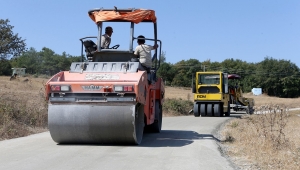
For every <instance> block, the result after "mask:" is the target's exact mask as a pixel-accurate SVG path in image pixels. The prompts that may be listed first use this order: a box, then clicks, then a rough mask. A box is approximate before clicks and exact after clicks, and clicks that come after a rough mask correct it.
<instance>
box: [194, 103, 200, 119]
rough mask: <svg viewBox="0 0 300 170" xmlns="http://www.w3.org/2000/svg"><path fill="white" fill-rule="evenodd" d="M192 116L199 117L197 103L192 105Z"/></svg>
mask: <svg viewBox="0 0 300 170" xmlns="http://www.w3.org/2000/svg"><path fill="white" fill-rule="evenodd" d="M194 116H195V117H199V116H200V112H199V104H197V103H194Z"/></svg>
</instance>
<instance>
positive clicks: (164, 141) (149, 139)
mask: <svg viewBox="0 0 300 170" xmlns="http://www.w3.org/2000/svg"><path fill="white" fill-rule="evenodd" d="M195 140H217V141H219V139H217V138H215V137H214V136H213V135H211V134H199V133H197V132H194V131H184V130H162V131H161V132H160V133H144V137H143V141H142V143H141V144H140V145H139V146H138V147H182V146H186V145H190V144H192V143H193V142H194V141H195Z"/></svg>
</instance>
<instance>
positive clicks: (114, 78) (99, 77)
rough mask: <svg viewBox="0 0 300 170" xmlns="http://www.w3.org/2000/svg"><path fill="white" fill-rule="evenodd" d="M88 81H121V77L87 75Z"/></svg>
mask: <svg viewBox="0 0 300 170" xmlns="http://www.w3.org/2000/svg"><path fill="white" fill-rule="evenodd" d="M85 79H86V80H119V79H120V78H119V75H113V74H86V75H85Z"/></svg>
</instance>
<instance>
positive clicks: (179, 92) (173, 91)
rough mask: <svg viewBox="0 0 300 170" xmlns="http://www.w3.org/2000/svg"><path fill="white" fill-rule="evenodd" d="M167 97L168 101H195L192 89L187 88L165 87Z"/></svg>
mask: <svg viewBox="0 0 300 170" xmlns="http://www.w3.org/2000/svg"><path fill="white" fill-rule="evenodd" d="M165 91H166V94H165V97H166V98H168V99H182V100H190V101H194V94H193V93H192V90H191V88H186V87H169V86H167V87H165Z"/></svg>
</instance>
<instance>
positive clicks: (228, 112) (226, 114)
mask: <svg viewBox="0 0 300 170" xmlns="http://www.w3.org/2000/svg"><path fill="white" fill-rule="evenodd" d="M225 116H226V117H229V116H230V102H228V105H227V111H226V112H225Z"/></svg>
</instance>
